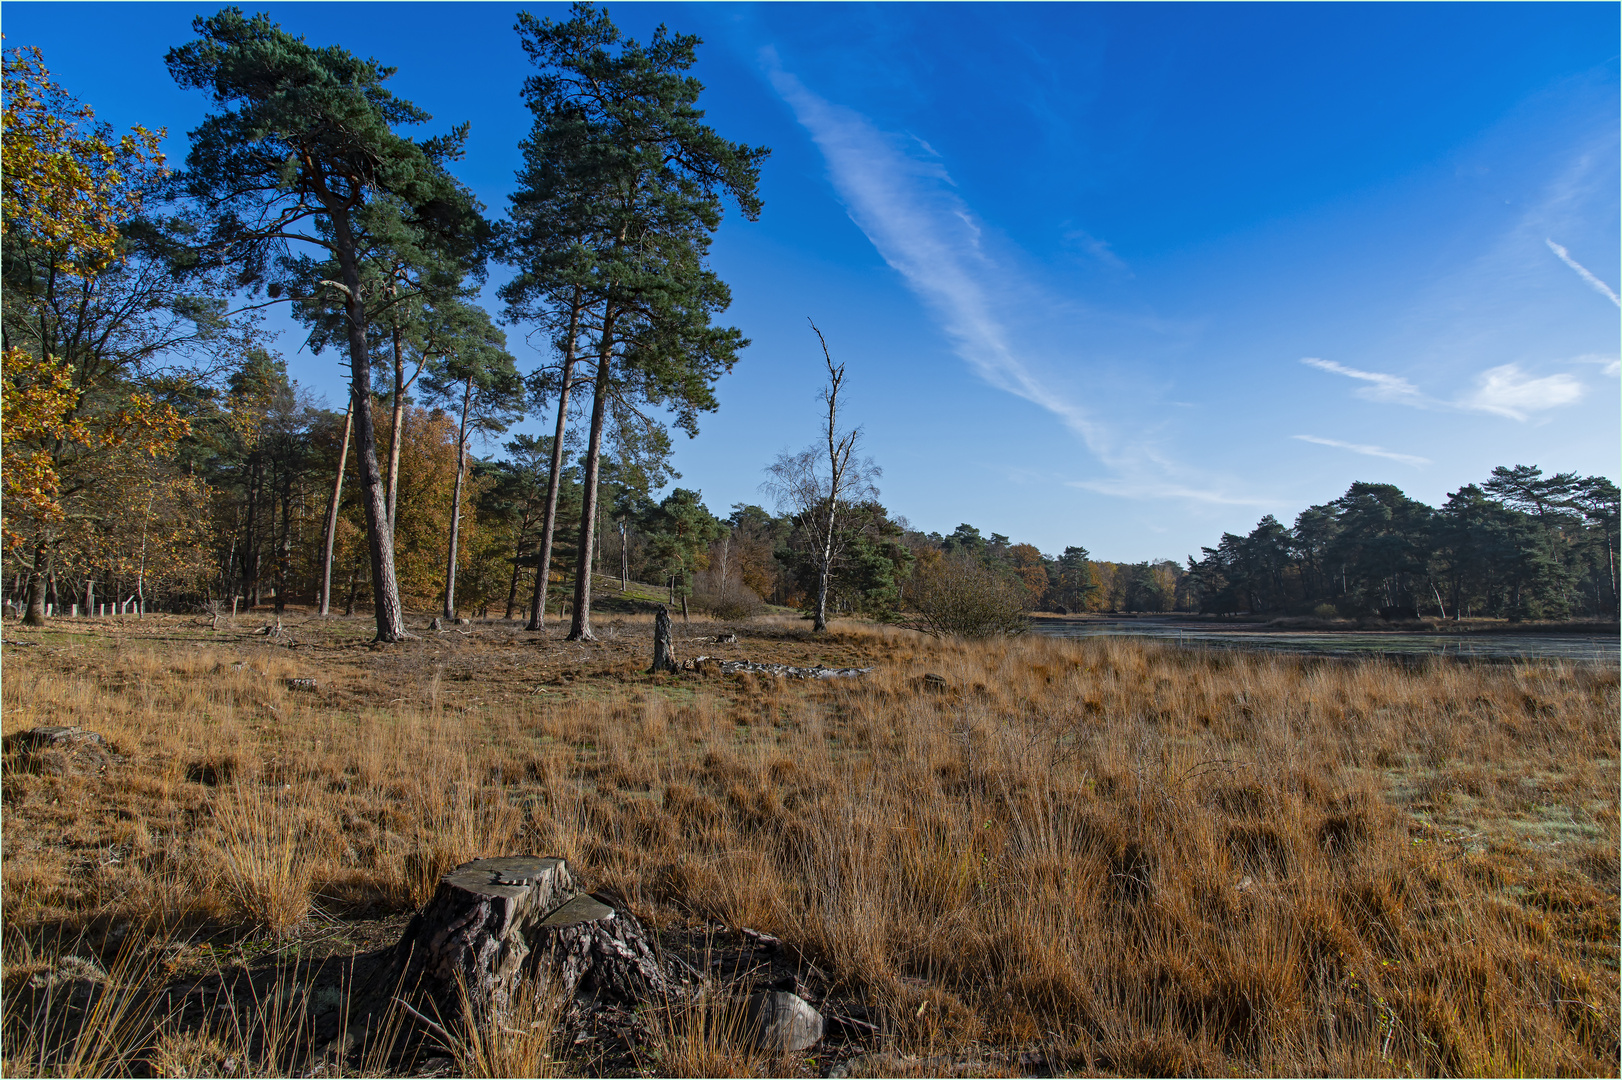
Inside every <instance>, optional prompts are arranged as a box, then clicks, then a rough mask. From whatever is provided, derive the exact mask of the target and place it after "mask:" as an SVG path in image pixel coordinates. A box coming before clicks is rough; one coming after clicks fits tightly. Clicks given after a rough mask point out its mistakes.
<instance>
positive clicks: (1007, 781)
mask: <svg viewBox="0 0 1622 1080" xmlns="http://www.w3.org/2000/svg"><path fill="white" fill-rule="evenodd" d="M608 625H613V624H608ZM613 629H614V636H612V637H610V636H609V635H608V634H607V633H605V634H604V637H605V641H604V642H603V643H601V644H599V645H596V646H591V647H582V646H578V645H570V644H567V643H564V642H562V641H561V640H559V639H558V638H557V637H546V638H543V639H541V640H540V641H537V640H536V639H534V638H533V637H525V636H524V635H522V634H521V633H518V632H515V631H510V630H506V629H502V628H475V632H474V633H473V634H471V635H465V636H464V635H456V636H455V637H454V638H451V637H449V636H448V635H447V636H441V637H438V638H425V639H424V640H423V641H421V642H414V643H409V644H407V645H406V646H403V647H400V648H399V649H395V650H383V651H373V650H368V649H366V648H364V647H361V646H360V645H359V644H358V643H357V642H356V641H354V640H347V639H344V638H342V636H341V633H340V631H339V630H333V629H330V628H328V627H327V626H326V625H325V624H320V625H316V624H312V625H311V626H310V627H308V628H296V629H295V631H294V632H295V635H304V642H301V644H300V646H299V647H298V648H296V649H288V648H285V647H277V646H274V645H271V644H268V643H260V642H256V641H254V640H252V639H251V638H250V637H248V636H247V635H246V634H240V635H238V636H236V637H234V638H233V637H225V638H223V639H222V638H221V637H220V636H219V635H210V634H208V633H193V634H192V635H191V636H189V637H188V636H186V634H184V633H181V632H179V631H173V630H172V631H170V632H169V634H168V636H167V637H165V636H160V635H159V634H157V633H150V632H149V634H148V636H147V637H144V638H143V637H141V636H139V635H137V634H136V633H135V632H134V631H131V630H128V629H124V630H123V631H122V632H121V633H122V636H121V637H120V636H114V635H111V634H108V633H105V632H103V633H99V634H97V633H87V634H84V635H82V640H78V641H72V642H69V643H68V644H66V645H61V646H59V647H57V648H56V650H55V651H50V650H48V649H43V648H42V649H29V650H21V649H19V650H13V651H11V652H8V653H7V655H6V678H5V683H4V690H3V692H4V704H5V717H4V730H5V732H6V733H8V734H9V733H12V732H14V731H17V730H20V729H23V728H27V727H32V726H34V725H36V724H40V723H72V724H79V725H81V726H85V727H89V728H93V729H94V730H97V731H100V732H101V733H103V734H104V735H105V736H106V737H107V739H108V740H109V742H110V743H111V744H112V746H113V749H114V750H115V751H116V752H117V753H118V754H120V755H122V756H123V758H124V759H125V760H124V761H123V762H122V763H119V764H116V765H114V766H111V767H109V768H108V769H107V771H106V772H105V774H102V775H76V774H73V773H71V772H67V773H62V774H57V773H52V772H50V771H48V770H47V771H30V767H29V766H28V764H27V763H26V762H24V761H23V760H22V759H21V758H20V757H19V756H18V755H16V754H8V756H7V759H6V762H5V770H6V771H5V785H4V787H5V796H4V797H5V809H6V814H5V821H4V838H5V855H6V857H5V863H4V869H3V875H4V886H5V893H4V896H5V899H4V909H5V910H4V924H5V933H6V939H5V940H6V942H7V946H6V947H7V958H8V965H7V967H8V970H7V974H6V978H7V980H8V982H7V986H8V988H9V987H11V986H12V985H13V984H14V982H15V980H16V979H18V978H23V979H26V978H27V977H28V975H29V973H30V971H37V970H42V969H43V968H42V965H43V966H44V967H48V966H49V964H50V963H51V962H52V961H50V960H49V959H41V958H42V957H47V956H48V955H49V954H52V953H53V950H54V951H55V952H60V951H61V950H62V949H63V948H65V946H64V945H62V942H64V941H66V940H68V938H69V937H74V939H75V940H86V941H90V942H92V943H93V944H94V943H98V942H99V943H101V944H100V946H99V947H110V946H108V945H107V943H108V942H109V941H110V940H111V939H110V938H108V937H107V935H108V934H109V933H110V932H111V931H112V930H113V929H114V928H116V927H118V926H120V925H122V924H126V923H136V924H153V925H162V926H164V927H169V928H177V927H185V928H188V929H187V932H188V933H200V934H210V933H221V932H229V933H235V934H238V935H249V936H252V935H253V934H260V935H264V936H265V937H266V938H267V939H268V940H271V941H297V940H298V939H299V937H300V935H302V934H308V933H309V931H310V927H311V926H313V925H317V924H319V925H326V924H328V923H333V922H337V923H356V924H360V923H365V922H367V921H368V920H372V921H375V920H379V919H385V918H391V917H398V915H400V914H401V913H404V912H408V911H410V910H412V909H413V908H414V907H415V906H416V905H418V904H420V903H421V902H422V901H423V900H424V899H425V898H426V897H427V895H428V894H429V893H430V892H431V891H432V888H433V885H434V883H435V882H436V881H437V880H438V877H439V875H440V874H442V873H443V872H444V871H445V870H447V869H448V868H450V867H451V866H454V865H455V864H457V863H458V862H461V861H464V860H466V859H470V858H476V857H480V856H487V855H496V854H503V853H512V852H520V851H529V852H536V853H544V854H554V855H563V856H566V857H568V858H569V859H570V860H571V861H572V862H574V863H575V864H576V866H577V867H579V868H580V869H581V871H582V872H583V873H584V874H585V875H586V876H587V877H588V878H589V879H590V881H591V883H592V884H593V886H594V887H596V886H605V887H609V888H613V889H615V890H617V891H619V892H620V893H621V894H622V895H624V896H625V897H627V898H628V899H629V900H630V902H631V904H632V905H633V907H634V908H635V910H636V911H637V913H638V915H639V916H640V917H642V918H643V919H644V922H646V923H649V924H650V925H652V926H654V927H656V928H657V927H664V926H671V925H675V924H682V923H685V924H693V923H700V922H707V923H712V924H715V923H718V924H722V925H725V926H728V927H734V928H736V927H739V926H749V927H752V928H755V929H758V930H761V931H764V932H767V933H772V934H776V935H778V936H779V937H781V938H783V939H784V940H785V941H786V942H789V943H791V944H792V945H793V947H794V948H796V949H797V950H799V952H800V953H801V954H802V955H804V956H805V957H807V958H809V959H812V960H814V962H815V963H816V964H817V965H818V966H819V967H820V968H822V969H823V970H824V971H826V972H828V973H829V975H830V977H831V978H832V979H833V980H834V981H835V983H836V984H837V987H838V992H839V993H841V994H846V995H851V996H854V997H856V998H859V999H860V1000H862V1001H864V1002H866V1003H868V1005H869V1006H870V1009H871V1010H872V1013H873V1015H878V1016H881V1017H882V1018H883V1021H884V1022H883V1024H882V1026H883V1028H884V1029H885V1030H886V1032H887V1033H888V1036H889V1041H888V1044H887V1045H888V1046H889V1047H890V1049H891V1050H892V1051H893V1052H894V1053H895V1054H897V1055H900V1056H898V1057H895V1058H892V1059H889V1060H890V1061H891V1065H890V1066H889V1067H891V1068H896V1069H903V1068H907V1067H908V1066H906V1065H905V1063H906V1062H907V1061H909V1060H910V1061H912V1062H914V1063H917V1062H932V1063H935V1064H933V1065H918V1066H916V1067H917V1068H919V1069H922V1070H924V1071H931V1070H933V1071H940V1069H943V1068H945V1065H943V1064H942V1063H949V1062H952V1061H958V1060H962V1061H992V1060H994V1059H995V1060H1003V1059H1000V1058H996V1055H998V1054H1002V1055H1004V1057H1005V1058H1006V1056H1007V1055H1012V1054H1014V1053H1017V1052H1020V1051H1031V1050H1039V1051H1040V1053H1041V1054H1042V1055H1043V1056H1044V1059H1045V1060H1046V1061H1047V1062H1048V1063H1049V1064H1050V1066H1051V1067H1053V1068H1056V1069H1062V1070H1069V1071H1101V1072H1111V1073H1131V1074H1144V1075H1173V1074H1195V1073H1214V1072H1229V1071H1232V1070H1238V1071H1244V1072H1259V1073H1268V1074H1289V1075H1300V1074H1309V1073H1310V1074H1317V1073H1334V1074H1341V1075H1377V1074H1378V1075H1384V1074H1397V1073H1411V1072H1422V1073H1427V1074H1438V1075H1441V1074H1447V1075H1455V1074H1469V1073H1512V1072H1513V1073H1535V1074H1540V1075H1553V1074H1565V1073H1584V1074H1609V1075H1614V1074H1615V1073H1616V1071H1617V1056H1618V1023H1619V1020H1618V979H1617V933H1618V927H1617V871H1618V856H1617V850H1618V839H1619V837H1618V815H1617V785H1616V775H1617V763H1618V762H1617V759H1618V719H1617V718H1618V689H1617V677H1616V673H1615V671H1614V670H1613V671H1607V670H1602V669H1598V668H1593V667H1586V666H1577V665H1572V664H1565V663H1554V662H1537V663H1524V664H1513V665H1469V664H1461V663H1456V662H1444V661H1438V662H1433V663H1429V664H1424V665H1417V666H1413V665H1400V666H1399V665H1394V664H1389V663H1385V662H1381V661H1376V660H1369V661H1356V662H1340V661H1322V660H1310V659H1303V658H1295V657H1282V656H1266V655H1259V654H1256V655H1252V654H1235V653H1223V654H1206V653H1197V652H1186V651H1181V650H1179V649H1177V648H1175V647H1170V646H1163V645H1157V644H1153V643H1146V642H1140V641H1128V640H1120V639H1114V640H1111V639H1092V640H1088V641H1060V640H1052V639H1036V638H1016V639H997V640H992V641H983V642H962V641H954V640H950V639H948V640H943V641H933V640H925V639H921V638H919V637H917V636H915V635H912V634H910V633H907V632H903V631H896V630H890V629H885V628H877V627H867V626H857V625H840V626H836V628H835V632H834V633H833V634H831V635H829V636H828V637H826V638H822V639H817V638H812V637H810V636H809V635H808V634H806V633H805V632H804V630H803V628H802V627H801V626H800V625H799V624H796V623H794V622H791V621H786V620H771V619H766V620H758V621H755V622H752V623H748V624H740V625H737V626H736V627H735V629H737V630H738V632H739V636H740V643H739V644H738V645H737V646H731V645H713V644H709V643H707V642H705V641H702V640H700V637H701V635H710V634H714V633H716V632H717V631H718V630H722V629H728V627H721V626H712V625H710V624H708V623H706V622H704V621H703V620H698V619H695V620H694V622H693V623H692V624H690V625H689V626H687V627H681V628H680V629H681V630H682V631H683V632H684V633H686V634H687V635H688V639H687V640H685V641H679V642H678V644H679V648H680V655H681V656H682V658H684V659H685V658H689V657H691V656H693V655H696V654H698V653H701V652H711V653H712V654H720V655H728V654H727V653H726V652H725V650H727V649H736V650H737V651H738V653H739V655H748V656H750V657H751V658H753V659H766V660H780V661H783V662H789V663H796V664H804V663H811V662H825V663H827V664H828V665H829V666H842V665H846V664H856V663H859V664H860V665H861V666H873V667H874V668H875V670H874V672H873V673H872V674H871V675H869V676H866V677H864V678H862V679H857V680H826V681H819V682H785V681H783V680H779V679H773V678H770V677H760V676H753V675H749V676H741V677H730V676H729V677H718V676H699V675H695V674H684V675H682V676H680V677H675V676H649V675H645V674H644V673H643V669H644V668H645V667H646V662H647V661H646V657H645V656H644V655H643V653H644V651H645V648H646V641H645V638H646V636H647V628H646V627H644V626H642V625H641V624H640V623H639V622H637V621H636V620H634V619H627V620H621V621H620V622H619V623H618V625H617V626H613ZM343 632H347V633H350V634H351V635H355V636H358V631H356V630H355V628H348V629H347V630H345V631H343ZM7 633H8V636H9V634H10V633H11V628H10V627H7ZM323 635H325V636H323ZM926 674H932V675H938V676H941V677H942V678H943V679H944V680H945V685H944V687H941V686H940V684H939V683H938V682H936V681H926V680H925V679H924V678H923V676H924V675H926ZM293 677H301V678H312V677H313V678H316V679H317V681H318V689H317V690H315V691H313V692H312V691H301V690H298V689H295V688H292V687H290V686H289V685H288V683H287V680H288V679H290V678H293ZM25 954H26V955H25ZM29 957H33V959H29ZM30 965H32V967H30ZM150 978H151V980H156V979H157V978H158V976H157V975H156V974H154V975H152V976H151V977H150ZM6 1026H7V1034H6V1040H7V1041H6V1047H7V1049H6V1054H7V1065H8V1071H10V1066H11V1063H12V1062H13V1061H17V1062H30V1063H39V1062H43V1061H44V1060H45V1059H44V1057H43V1056H41V1054H40V1053H39V1052H36V1051H33V1050H27V1052H26V1053H25V1050H26V1048H27V1046H29V1045H32V1044H29V1043H27V1039H26V1037H24V1036H23V1035H19V1034H17V1033H18V1032H22V1031H24V1030H25V1029H26V1024H24V1023H23V1022H22V1021H20V1020H18V1019H16V1018H12V1017H10V1016H8V1019H7V1024H6ZM536 1030H539V1029H536ZM714 1030H724V1025H722V1026H721V1027H720V1028H717V1027H716V1025H713V1024H708V1023H705V1022H703V1019H702V1018H700V1019H699V1020H696V1021H694V1022H692V1023H682V1024H673V1025H671V1030H670V1032H669V1033H668V1036H667V1038H666V1040H665V1050H664V1058H663V1059H662V1061H650V1062H648V1063H646V1064H647V1065H648V1066H649V1067H651V1068H655V1069H657V1070H658V1071H661V1072H668V1073H672V1074H684V1073H690V1072H693V1071H694V1070H698V1071H703V1072H706V1073H709V1074H712V1075H723V1074H727V1073H729V1072H735V1071H740V1070H741V1072H742V1073H748V1072H751V1071H758V1070H759V1069H762V1068H768V1067H769V1068H772V1069H776V1068H778V1067H779V1066H780V1065H782V1064H783V1063H777V1064H770V1063H768V1064H765V1065H763V1064H762V1063H761V1062H759V1061H756V1060H755V1059H754V1058H753V1057H751V1056H750V1054H751V1051H749V1050H748V1049H747V1047H746V1046H745V1045H744V1044H743V1042H742V1041H740V1040H737V1039H720V1040H716V1039H713V1038H710V1036H708V1035H706V1034H705V1033H706V1032H711V1031H714ZM181 1034H182V1033H179V1032H171V1033H170V1037H171V1041H172V1042H174V1040H181ZM486 1034H488V1035H489V1037H490V1039H489V1041H487V1042H486V1043H483V1044H480V1045H479V1046H477V1047H470V1048H464V1050H465V1054H466V1056H465V1059H464V1058H459V1059H458V1060H459V1063H460V1066H461V1067H462V1068H463V1070H464V1071H468V1072H470V1073H477V1074H495V1073H499V1072H501V1071H502V1070H503V1069H505V1068H507V1067H508V1066H509V1065H510V1064H511V1063H512V1062H515V1061H517V1060H518V1058H511V1059H510V1060H509V1058H508V1057H507V1056H504V1055H508V1054H517V1055H519V1056H520V1057H523V1060H526V1061H532V1063H535V1064H536V1065H537V1067H542V1064H543V1063H544V1067H546V1068H559V1069H563V1071H568V1070H567V1069H564V1067H563V1066H561V1065H559V1064H558V1061H557V1060H556V1054H557V1053H559V1052H560V1051H557V1049H556V1048H555V1047H553V1046H552V1045H551V1044H550V1043H547V1042H546V1041H545V1040H544V1039H540V1038H538V1037H536V1038H534V1039H529V1037H530V1036H531V1035H533V1034H534V1032H531V1031H530V1029H529V1028H525V1029H523V1032H522V1033H521V1034H522V1035H523V1038H520V1037H519V1036H515V1035H513V1034H512V1033H511V1032H503V1031H495V1032H489V1033H486ZM19 1039H21V1040H22V1041H18V1040H19ZM525 1039H529V1041H527V1042H526V1041H524V1040H525ZM503 1040H505V1041H503ZM181 1041H182V1042H183V1040H181ZM138 1042H139V1040H137V1041H136V1043H138ZM136 1043H132V1044H131V1045H136ZM142 1045H144V1044H142ZM175 1045H180V1042H175ZM141 1053H143V1054H147V1053H148V1052H147V1051H145V1050H143V1051H141ZM524 1055H528V1056H527V1057H526V1056H524ZM535 1055H540V1056H539V1057H536V1056H535ZM140 1056H141V1055H140V1054H137V1053H135V1052H134V1051H132V1052H131V1057H130V1060H134V1059H135V1058H136V1057H140ZM148 1057H150V1054H148ZM122 1060H123V1059H116V1060H115V1059H109V1061H110V1062H111V1064H109V1065H108V1066H107V1070H108V1071H123V1070H122V1069H120V1068H118V1067H117V1066H118V1063H119V1062H120V1061H122ZM142 1060H147V1058H142ZM261 1064H267V1063H261ZM784 1067H787V1066H784ZM378 1068H379V1069H386V1068H387V1066H386V1065H379V1066H378ZM21 1071H24V1072H28V1071H35V1070H32V1069H29V1068H24V1069H22V1070H21Z"/></svg>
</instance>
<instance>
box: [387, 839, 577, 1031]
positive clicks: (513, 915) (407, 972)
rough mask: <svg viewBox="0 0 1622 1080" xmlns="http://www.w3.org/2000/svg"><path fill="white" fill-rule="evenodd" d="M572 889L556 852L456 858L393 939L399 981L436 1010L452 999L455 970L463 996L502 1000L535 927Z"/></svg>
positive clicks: (527, 952) (574, 887)
mask: <svg viewBox="0 0 1622 1080" xmlns="http://www.w3.org/2000/svg"><path fill="white" fill-rule="evenodd" d="M579 893H580V883H579V882H578V881H576V880H575V877H574V874H573V873H572V872H571V871H570V869H569V864H568V863H567V862H565V861H564V860H562V859H543V858H538V857H536V856H532V855H519V856H509V857H506V858H499V859H477V860H475V861H473V862H470V863H463V864H462V865H461V866H458V867H457V868H456V869H454V870H452V871H451V872H450V873H448V874H446V875H445V876H444V877H443V878H441V879H440V881H439V888H438V889H436V890H435V892H434V895H433V898H432V899H430V900H429V901H428V903H427V905H426V906H424V907H423V909H422V910H421V911H419V912H418V913H417V914H416V915H414V916H412V918H411V922H410V923H409V924H408V925H407V926H406V929H405V933H404V934H403V935H402V936H401V938H400V943H399V944H398V945H397V946H395V963H396V966H397V968H398V969H399V971H400V973H401V974H402V975H403V985H404V986H405V987H406V988H407V989H412V990H421V991H425V992H426V993H428V994H429V995H431V996H432V997H433V998H434V999H435V1000H436V1002H438V1003H439V1005H440V1007H441V1009H442V1010H443V1009H444V1008H445V1007H446V1006H450V1005H453V1004H454V1003H455V1002H456V1000H457V993H458V991H457V988H456V981H457V976H458V974H460V976H461V977H462V979H463V981H464V983H465V985H466V987H467V994H468V998H469V999H470V1000H472V1001H476V1002H482V1001H488V1000H491V999H498V1000H505V998H506V995H507V992H508V991H509V990H510V989H511V988H512V985H513V982H514V981H515V980H516V979H517V978H518V976H519V974H520V972H521V971H522V970H523V968H524V967H525V961H526V960H527V959H528V958H529V955H530V953H531V952H532V951H533V938H534V933H535V929H536V928H537V927H538V926H539V925H540V923H541V922H543V921H544V920H545V919H546V917H547V916H548V915H551V914H552V913H553V912H554V911H556V910H558V909H559V908H560V907H562V906H564V905H565V904H567V903H568V902H569V901H570V900H573V899H574V898H575V897H576V896H577V895H579Z"/></svg>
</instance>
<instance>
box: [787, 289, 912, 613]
mask: <svg viewBox="0 0 1622 1080" xmlns="http://www.w3.org/2000/svg"><path fill="white" fill-rule="evenodd" d="M806 321H807V322H811V320H809V319H807V320H806ZM811 329H812V330H813V331H814V332H815V333H816V335H817V341H818V343H820V344H821V345H822V358H823V361H824V362H825V363H826V364H827V365H828V383H827V385H826V386H824V387H823V388H822V403H823V405H824V406H825V407H826V409H827V415H826V417H825V422H824V426H823V432H822V439H821V440H820V442H817V443H813V444H812V445H810V446H808V447H806V448H805V449H804V450H801V451H800V452H799V453H789V452H788V451H784V452H783V453H781V454H779V455H778V456H777V460H776V461H775V462H773V463H772V464H771V465H770V466H768V467H767V472H769V473H770V474H771V479H770V480H768V481H766V483H765V484H764V485H762V486H763V487H764V488H765V490H766V491H767V492H769V493H770V494H771V495H772V496H773V498H775V499H776V500H777V506H778V509H780V510H783V511H785V512H787V513H789V514H792V515H793V516H794V519H795V521H796V523H797V524H798V525H799V527H800V529H801V530H802V533H803V535H804V537H805V539H806V543H807V544H808V546H809V547H810V549H811V556H812V559H813V560H814V562H815V564H816V568H817V597H816V606H815V607H814V608H813V609H812V618H813V619H814V620H815V622H814V624H813V627H812V629H813V630H816V631H818V632H821V631H824V630H827V629H828V582H829V580H830V579H831V578H832V577H833V570H834V567H835V566H837V565H838V564H839V560H840V558H841V557H842V556H843V555H844V553H845V547H846V546H847V544H848V543H849V540H850V537H849V536H848V535H847V534H846V532H845V531H844V530H843V529H842V526H843V524H844V517H845V511H846V510H847V509H848V508H849V507H850V506H852V505H854V504H856V503H861V502H866V501H867V500H869V499H876V498H878V495H879V489H878V488H877V487H876V486H874V481H875V480H877V479H878V478H879V477H880V476H881V475H883V471H882V470H881V469H880V468H879V467H878V466H877V465H875V464H873V459H872V458H859V457H857V456H856V452H857V450H858V449H860V447H861V444H862V429H861V428H859V427H856V428H847V429H844V430H841V429H840V426H839V409H840V401H839V392H840V391H841V390H842V389H844V386H845V365H844V364H835V363H834V360H833V356H832V355H830V354H829V352H828V342H827V339H826V338H824V337H823V336H822V331H821V330H818V329H817V324H816V323H815V322H811Z"/></svg>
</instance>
